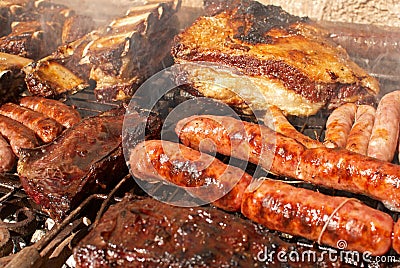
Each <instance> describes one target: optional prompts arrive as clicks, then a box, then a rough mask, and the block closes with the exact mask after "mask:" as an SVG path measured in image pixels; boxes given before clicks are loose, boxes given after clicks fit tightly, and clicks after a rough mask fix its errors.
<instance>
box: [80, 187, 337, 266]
mask: <svg viewBox="0 0 400 268" xmlns="http://www.w3.org/2000/svg"><path fill="white" fill-rule="evenodd" d="M308 250H309V249H308V248H305V247H301V246H298V245H296V244H291V243H287V242H284V241H282V240H281V239H280V238H279V237H278V236H277V235H276V234H274V233H271V232H269V231H268V230H267V229H265V228H263V227H262V226H260V225H256V224H254V223H252V222H250V221H248V220H244V219H242V218H240V217H238V216H236V215H234V214H228V213H226V212H224V211H221V210H218V209H216V208H211V207H194V208H183V207H174V206H170V205H167V204H165V203H161V202H159V201H157V200H155V199H151V198H138V197H134V196H132V195H127V196H126V197H125V198H124V199H123V200H122V201H121V202H119V203H118V204H116V205H113V206H111V207H110V208H109V209H108V211H106V213H105V214H104V215H103V217H102V219H101V220H100V222H99V224H98V225H97V226H96V227H95V228H94V229H92V231H91V232H90V233H89V234H88V235H87V236H86V237H85V238H84V239H83V240H82V241H81V242H80V243H79V245H78V246H77V247H76V248H75V249H74V258H75V260H76V267H80V268H83V267H92V268H93V267H115V266H120V267H311V266H318V267H339V265H340V263H338V262H335V263H332V262H328V261H327V259H328V258H326V259H325V260H324V256H322V255H321V254H320V252H318V250H312V251H310V253H312V254H315V256H314V257H315V262H313V260H311V259H312V258H310V260H311V262H310V260H308V259H305V260H304V262H297V263H296V262H293V261H290V259H289V256H290V255H289V254H298V255H296V256H302V254H303V253H304V252H307V251H308ZM278 252H280V253H279V254H280V256H279V257H280V258H281V262H279V261H278ZM286 254H287V255H286ZM284 256H286V260H287V261H286V262H285V261H284V258H285V257H284ZM320 257H322V258H320ZM292 260H293V259H292Z"/></svg>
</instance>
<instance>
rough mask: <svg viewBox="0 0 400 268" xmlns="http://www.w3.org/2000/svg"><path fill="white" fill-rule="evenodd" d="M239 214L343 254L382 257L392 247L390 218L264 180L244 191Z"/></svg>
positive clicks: (360, 206) (361, 206) (347, 201)
mask: <svg viewBox="0 0 400 268" xmlns="http://www.w3.org/2000/svg"><path fill="white" fill-rule="evenodd" d="M242 213H243V215H245V216H246V217H248V218H249V219H251V220H253V221H255V222H257V223H260V224H263V225H265V226H266V227H267V228H270V229H272V230H278V231H281V232H284V233H288V234H291V235H295V236H302V237H305V238H307V239H310V240H313V241H319V242H321V244H326V245H329V246H332V247H338V243H339V242H340V241H343V240H344V241H346V243H347V247H346V250H355V251H360V252H366V251H369V252H370V253H371V254H372V255H383V254H385V253H386V252H387V251H388V250H389V249H390V247H391V244H392V240H391V237H392V228H393V220H392V218H391V217H390V216H389V215H387V214H386V213H384V212H381V211H379V210H375V209H373V208H370V207H368V206H366V205H364V204H362V203H360V202H359V201H357V200H354V199H348V198H344V197H332V196H326V195H323V194H321V193H317V192H314V191H311V190H306V189H301V188H296V187H294V186H291V185H288V184H285V183H282V182H277V181H271V180H266V181H264V182H263V183H262V184H261V186H260V187H259V188H257V189H256V190H255V191H252V192H250V191H246V192H245V194H244V199H243V203H242Z"/></svg>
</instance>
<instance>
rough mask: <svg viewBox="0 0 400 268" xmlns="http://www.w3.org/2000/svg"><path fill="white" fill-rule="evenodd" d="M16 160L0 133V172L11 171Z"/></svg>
mask: <svg viewBox="0 0 400 268" xmlns="http://www.w3.org/2000/svg"><path fill="white" fill-rule="evenodd" d="M16 162H17V161H16V157H15V154H14V153H13V151H12V149H11V146H10V144H8V142H7V141H6V140H5V139H4V138H3V137H2V136H1V135H0V173H3V172H8V171H11V170H12V169H13V168H14V166H15V164H16Z"/></svg>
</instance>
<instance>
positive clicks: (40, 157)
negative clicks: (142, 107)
mask: <svg viewBox="0 0 400 268" xmlns="http://www.w3.org/2000/svg"><path fill="white" fill-rule="evenodd" d="M124 113H125V109H117V110H111V111H108V112H105V113H103V114H101V115H99V116H94V117H89V118H86V119H84V120H82V121H81V122H80V123H78V124H76V125H74V126H73V127H71V128H69V129H67V130H66V131H64V132H63V133H62V134H61V135H60V136H59V137H58V138H57V139H56V140H55V141H54V142H52V143H50V144H48V145H45V146H42V147H39V148H35V149H30V150H23V151H22V152H21V157H20V160H19V162H18V167H17V170H18V174H19V176H20V180H21V183H22V185H23V187H24V189H25V192H26V193H27V194H28V195H29V196H30V197H31V198H32V199H33V200H34V201H35V202H36V203H38V204H39V205H41V207H42V209H43V211H45V212H47V213H48V214H49V215H50V216H51V217H52V218H53V219H54V220H56V221H59V220H61V219H63V218H64V217H65V216H66V215H67V213H68V212H69V211H70V210H71V209H72V208H74V206H75V205H77V204H79V202H81V201H82V199H83V198H84V197H86V196H88V195H89V194H91V193H99V192H103V191H105V190H107V191H109V190H110V187H112V186H113V185H115V184H116V183H117V182H118V180H119V179H121V178H122V177H123V176H124V175H125V174H127V172H128V171H127V167H126V164H125V160H124V155H123V152H122V124H123V121H124ZM136 118H137V119H140V118H142V117H141V116H140V115H139V114H137V116H136ZM142 119H143V118H142ZM145 119H146V118H144V119H143V120H145ZM139 122H140V120H137V121H136V124H140V123H139ZM152 126H153V127H154V128H156V127H157V124H152ZM135 127H137V126H136V125H132V126H131V127H130V129H132V131H133V129H134V128H135ZM142 131H144V129H138V130H137V131H136V135H137V136H136V137H140V136H139V135H141V134H143V133H142ZM149 133H150V134H149ZM157 133H159V131H157V129H151V130H149V132H148V133H147V135H148V136H149V137H150V136H151V135H156V134H157ZM144 136H145V135H144V134H143V137H144ZM133 138H134V137H131V139H133Z"/></svg>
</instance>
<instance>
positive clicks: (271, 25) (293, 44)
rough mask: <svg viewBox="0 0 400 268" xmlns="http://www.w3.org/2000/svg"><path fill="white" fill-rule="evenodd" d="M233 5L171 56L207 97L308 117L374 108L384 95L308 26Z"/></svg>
mask: <svg viewBox="0 0 400 268" xmlns="http://www.w3.org/2000/svg"><path fill="white" fill-rule="evenodd" d="M231 2H232V1H231ZM233 2H234V3H235V4H234V5H232V6H229V7H224V6H219V8H220V10H219V11H218V12H216V14H215V15H213V16H203V17H200V18H199V19H197V20H196V21H195V22H194V23H193V24H192V25H191V26H190V27H188V28H187V29H186V30H185V31H184V32H183V33H181V34H179V35H178V36H177V37H176V39H175V43H174V46H173V48H172V54H173V56H174V59H175V62H176V63H178V64H180V65H182V72H181V73H180V74H179V77H178V79H179V80H181V81H184V82H186V83H188V84H190V85H192V86H193V87H194V88H195V89H197V90H198V91H199V92H200V93H202V94H203V95H205V96H206V97H214V98H217V99H220V100H222V101H224V102H226V103H228V104H231V105H233V106H238V107H239V108H242V109H247V108H249V107H250V108H251V109H256V110H264V109H265V107H266V106H267V105H270V104H273V105H276V106H278V107H279V108H281V109H283V110H284V111H285V113H288V114H294V115H303V116H307V115H311V114H315V113H316V112H317V111H318V110H319V109H320V108H322V107H324V106H326V105H328V106H336V105H338V104H339V103H342V102H356V101H367V100H368V101H370V100H371V99H374V97H375V95H376V94H377V93H378V92H379V85H378V82H377V80H376V79H374V78H373V77H371V76H369V75H368V74H367V73H366V72H365V71H364V70H362V69H361V68H360V67H359V66H358V65H356V64H355V63H354V62H353V61H351V60H350V58H349V56H348V54H347V53H346V51H345V50H344V49H343V48H341V47H340V46H338V45H336V44H334V43H333V42H332V41H331V40H330V39H328V38H325V37H324V30H323V29H321V28H320V27H318V26H317V25H316V24H314V23H313V22H311V21H310V20H307V19H305V18H299V17H295V16H292V15H290V14H288V13H286V12H285V11H283V10H282V9H281V8H280V7H276V6H264V5H262V4H260V3H258V2H256V1H233ZM202 62H206V63H211V64H213V66H214V67H212V68H210V67H209V66H208V67H207V66H201V65H200V64H201V63H202ZM187 63H191V64H190V65H186V64H187ZM196 63H198V64H196ZM221 66H224V67H230V68H231V69H227V70H226V69H225V70H224V69H221V68H220V67H221ZM247 105H248V106H247ZM246 107H247V108H246Z"/></svg>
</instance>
